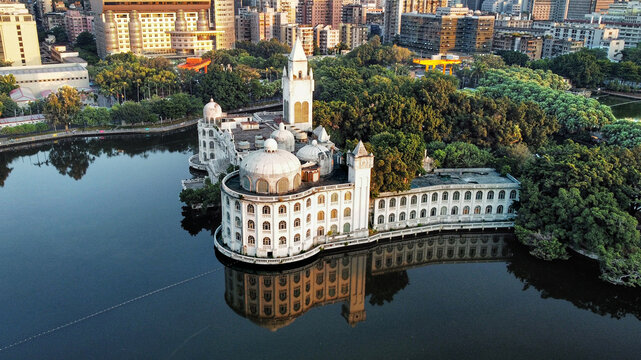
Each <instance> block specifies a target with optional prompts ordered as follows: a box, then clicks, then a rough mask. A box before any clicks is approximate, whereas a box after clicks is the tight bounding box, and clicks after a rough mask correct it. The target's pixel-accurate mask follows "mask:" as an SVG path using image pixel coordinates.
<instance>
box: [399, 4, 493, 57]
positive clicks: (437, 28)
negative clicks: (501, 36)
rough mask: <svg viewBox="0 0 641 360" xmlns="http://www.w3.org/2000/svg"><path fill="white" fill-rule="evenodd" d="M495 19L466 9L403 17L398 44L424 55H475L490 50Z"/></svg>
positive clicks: (451, 9)
mask: <svg viewBox="0 0 641 360" xmlns="http://www.w3.org/2000/svg"><path fill="white" fill-rule="evenodd" d="M493 34H494V17H493V16H477V15H472V14H471V13H468V9H467V8H462V7H457V8H440V9H439V11H437V13H436V14H420V13H407V14H403V15H402V21H401V33H400V44H401V45H403V46H405V47H408V48H409V49H411V50H414V51H416V52H418V53H425V54H447V53H450V52H461V53H477V52H489V51H491V50H492V37H493Z"/></svg>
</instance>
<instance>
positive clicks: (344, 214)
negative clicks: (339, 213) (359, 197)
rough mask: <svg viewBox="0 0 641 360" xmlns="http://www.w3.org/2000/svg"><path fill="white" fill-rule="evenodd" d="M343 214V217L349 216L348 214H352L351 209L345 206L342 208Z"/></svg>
mask: <svg viewBox="0 0 641 360" xmlns="http://www.w3.org/2000/svg"><path fill="white" fill-rule="evenodd" d="M343 216H344V217H350V216H352V209H350V208H345V210H343Z"/></svg>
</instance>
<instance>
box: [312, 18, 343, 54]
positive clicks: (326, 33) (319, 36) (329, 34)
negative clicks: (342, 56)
mask: <svg viewBox="0 0 641 360" xmlns="http://www.w3.org/2000/svg"><path fill="white" fill-rule="evenodd" d="M314 39H315V41H316V46H318V49H319V50H320V52H321V54H328V53H330V52H331V51H332V49H334V48H336V45H338V43H339V42H340V29H332V27H331V26H330V25H316V26H315V27H314Z"/></svg>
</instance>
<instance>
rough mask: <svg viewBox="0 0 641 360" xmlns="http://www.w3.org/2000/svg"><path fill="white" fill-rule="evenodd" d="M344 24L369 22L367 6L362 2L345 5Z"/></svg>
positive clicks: (342, 19)
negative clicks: (361, 3)
mask: <svg viewBox="0 0 641 360" xmlns="http://www.w3.org/2000/svg"><path fill="white" fill-rule="evenodd" d="M341 22H342V23H343V24H365V23H366V22H367V8H366V7H365V6H363V5H360V4H348V5H343V15H342V18H341Z"/></svg>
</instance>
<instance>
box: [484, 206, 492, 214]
mask: <svg viewBox="0 0 641 360" xmlns="http://www.w3.org/2000/svg"><path fill="white" fill-rule="evenodd" d="M485 213H486V214H491V213H492V206H491V205H488V206H487V207H486V208H485Z"/></svg>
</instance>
